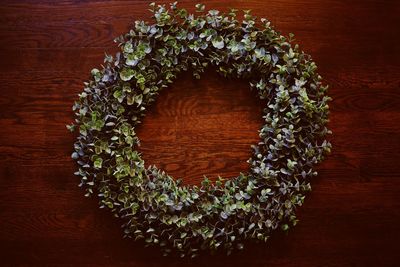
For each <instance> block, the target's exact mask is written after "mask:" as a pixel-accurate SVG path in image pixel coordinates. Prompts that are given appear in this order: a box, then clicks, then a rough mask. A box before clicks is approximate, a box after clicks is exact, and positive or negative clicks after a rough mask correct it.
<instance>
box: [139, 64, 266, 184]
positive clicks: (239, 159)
mask: <svg viewBox="0 0 400 267" xmlns="http://www.w3.org/2000/svg"><path fill="white" fill-rule="evenodd" d="M264 106H265V104H264ZM262 108H263V104H262V101H261V100H260V99H259V97H258V96H257V95H256V93H255V92H253V91H251V90H250V87H249V82H248V81H247V80H246V79H238V78H224V77H222V76H221V75H220V74H218V73H217V72H216V70H215V69H214V68H209V69H207V70H206V72H205V73H203V74H202V75H201V78H200V79H195V78H193V76H192V73H191V71H190V70H189V71H187V72H185V73H182V74H181V75H180V76H179V79H176V81H174V83H173V84H172V85H171V86H170V87H168V88H165V89H164V90H163V91H162V92H161V93H160V95H159V96H158V97H157V100H156V101H155V102H154V103H153V104H152V105H151V107H149V110H148V111H147V113H146V116H145V118H144V119H143V123H142V124H141V125H140V126H139V127H138V129H137V135H138V137H139V138H140V140H141V145H140V147H139V148H138V150H139V151H140V152H141V153H142V158H143V159H144V161H145V165H146V166H149V165H156V166H157V167H158V168H160V169H162V170H164V171H166V172H167V173H168V174H169V175H171V176H172V177H174V178H175V179H182V180H183V183H184V184H191V185H198V184H200V182H201V181H202V180H203V178H204V176H207V177H208V178H209V179H210V180H212V181H215V180H217V178H218V176H221V177H222V178H224V179H231V178H233V177H236V176H237V175H238V174H239V173H240V172H244V173H246V172H248V170H249V167H250V166H249V164H248V163H247V160H248V159H249V158H250V157H251V155H252V150H251V147H250V146H251V145H254V144H257V142H258V141H259V136H258V130H259V129H260V127H261V126H262V124H263V120H262Z"/></svg>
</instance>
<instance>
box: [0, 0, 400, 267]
mask: <svg viewBox="0 0 400 267" xmlns="http://www.w3.org/2000/svg"><path fill="white" fill-rule="evenodd" d="M203 2H204V3H205V4H207V7H209V8H217V9H221V10H226V9H227V7H235V8H244V9H247V8H249V9H252V10H253V11H254V13H255V14H256V15H259V16H263V17H267V18H269V19H270V20H271V21H272V23H273V24H274V25H275V26H276V28H277V29H279V30H280V31H281V32H282V33H284V34H288V33H289V32H293V33H295V35H296V39H297V42H298V43H300V44H301V47H302V49H303V50H304V51H306V52H307V53H310V54H311V55H312V56H313V58H314V60H315V61H316V62H317V64H318V66H319V72H320V74H321V75H322V76H323V77H324V78H325V81H326V83H328V84H330V86H331V89H330V95H331V96H332V97H333V99H334V101H333V102H332V103H331V111H332V113H331V117H330V118H331V122H330V128H331V129H332V130H333V132H334V135H333V136H332V138H331V140H332V143H333V146H334V147H333V153H332V155H331V156H330V157H329V158H328V159H327V160H326V161H325V162H324V163H323V164H321V165H320V166H319V167H318V170H319V173H320V175H319V176H318V178H317V179H315V181H314V183H313V191H312V193H310V194H309V196H308V198H307V199H306V203H305V205H304V206H303V207H302V208H301V209H300V210H299V218H300V220H301V221H300V223H299V225H298V226H297V227H296V228H294V229H293V230H292V231H291V232H290V234H289V235H287V236H286V235H281V234H277V235H276V236H274V238H273V239H272V240H271V242H269V243H268V244H262V245H250V246H248V247H247V249H246V250H245V251H244V252H241V253H235V254H234V255H232V256H231V257H225V256H224V255H215V256H202V257H200V258H198V259H195V260H193V261H189V260H181V259H176V258H164V257H162V256H160V253H158V251H157V249H146V248H143V246H142V244H141V243H135V242H133V241H131V240H123V239H122V238H121V230H120V228H119V222H118V220H117V219H115V218H113V217H112V216H110V214H109V213H108V212H106V211H103V210H99V209H98V208H97V200H96V199H95V198H92V199H86V198H85V197H84V196H83V191H81V190H80V189H79V188H78V187H77V184H78V180H77V178H76V177H75V176H73V175H72V173H73V171H74V169H75V166H74V163H73V162H72V160H71V159H70V154H71V152H72V143H73V141H74V136H73V135H71V134H68V132H67V131H66V129H65V124H67V123H70V122H71V121H72V119H73V114H72V111H71V105H72V103H73V101H74V99H76V95H77V94H78V93H79V92H80V91H81V90H82V83H83V81H85V80H86V79H87V78H88V74H89V71H90V70H91V68H93V67H95V66H98V65H99V64H100V63H101V62H102V59H103V55H104V54H103V53H104V51H108V52H113V51H115V46H114V44H113V42H112V39H113V38H114V37H116V36H118V35H119V34H122V33H124V32H125V31H126V30H127V29H128V25H129V23H132V22H133V21H134V20H135V19H146V18H147V17H148V16H149V13H148V12H147V11H146V9H147V4H148V2H147V1H64V0H63V1H48V0H43V1H34V0H21V1H12V0H5V1H2V3H1V5H0V200H1V201H0V255H1V259H0V265H2V266H9V265H10V266H18V265H23V266H31V265H36V266H49V265H50V266H53V265H65V266H79V265H88V266H128V265H129V266H138V267H140V266H400V263H399V257H400V245H399V240H400V137H399V134H400V123H399V121H400V91H399V90H400V78H399V77H400V64H399V62H400V45H399V42H400V31H399V26H400V19H399V17H400V16H399V14H400V4H399V2H398V1H395V0H394V1H379V0H355V1H345V0H341V1H340V0H326V1H322V0H297V1H295V0H271V1H260V0H259V1H228V2H223V1H203ZM192 5H193V4H192V3H191V1H182V3H181V6H184V7H191V6H192ZM260 107H261V103H260V102H259V101H258V100H256V98H255V97H254V95H253V94H252V93H251V92H250V91H249V89H248V87H247V85H246V83H245V82H244V81H237V80H224V79H221V78H220V77H218V76H217V75H216V74H215V73H214V72H213V71H212V70H210V71H208V72H207V73H206V74H205V75H203V79H201V80H200V81H194V80H193V79H192V78H191V76H190V75H183V76H181V77H180V79H179V80H178V81H177V82H176V83H175V84H174V85H173V86H172V87H171V88H169V89H168V90H166V91H164V92H162V94H161V97H160V99H159V101H158V102H157V103H156V104H155V105H154V106H153V107H152V108H151V109H150V111H149V113H148V116H147V117H146V119H145V120H144V123H143V125H142V126H141V128H140V132H139V137H140V138H141V139H142V148H141V149H142V151H143V154H144V155H143V156H144V158H145V160H146V162H147V163H148V164H156V165H157V166H159V167H161V168H164V169H165V170H167V171H168V172H169V173H170V174H172V175H173V176H174V177H179V178H182V179H183V180H184V182H185V183H188V184H196V183H198V182H199V181H200V179H201V178H202V175H203V174H206V175H208V176H210V177H211V178H213V179H215V178H216V177H217V175H221V176H222V177H225V178H229V177H232V176H234V175H236V174H238V173H239V172H240V171H246V170H247V168H248V166H247V164H246V160H247V158H248V157H249V155H250V149H249V146H250V144H253V143H255V142H257V130H258V128H259V126H260V125H261V117H260V114H261V110H260Z"/></svg>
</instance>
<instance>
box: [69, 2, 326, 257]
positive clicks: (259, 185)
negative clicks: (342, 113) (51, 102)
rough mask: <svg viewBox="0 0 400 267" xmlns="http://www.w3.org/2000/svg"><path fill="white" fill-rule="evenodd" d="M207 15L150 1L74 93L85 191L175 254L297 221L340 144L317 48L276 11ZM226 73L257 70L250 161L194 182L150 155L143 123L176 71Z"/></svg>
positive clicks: (228, 243) (231, 245)
mask: <svg viewBox="0 0 400 267" xmlns="http://www.w3.org/2000/svg"><path fill="white" fill-rule="evenodd" d="M195 7H196V13H197V15H193V14H189V13H188V11H186V10H185V9H181V8H178V7H177V5H176V3H173V4H171V5H170V8H167V7H166V6H165V5H155V4H154V3H152V4H150V10H151V12H152V13H153V16H152V18H153V19H154V20H155V21H154V23H153V24H150V23H148V22H145V21H135V23H134V26H133V27H132V29H131V30H130V31H129V32H128V33H126V34H125V35H123V36H120V37H118V38H116V39H115V41H116V42H118V43H119V47H120V50H121V51H120V52H119V53H117V54H116V55H115V57H113V56H110V55H107V54H106V56H105V59H104V66H102V68H101V70H99V69H93V70H92V71H91V74H92V78H91V79H90V81H88V82H86V83H85V88H84V90H83V92H82V93H80V94H79V95H78V96H79V100H77V101H76V102H75V103H74V105H73V110H74V111H75V115H76V118H75V123H73V124H72V125H68V126H67V128H69V129H70V130H71V131H73V130H74V129H75V128H76V129H77V130H79V135H78V136H77V140H76V142H75V144H74V151H75V152H73V153H72V158H73V159H75V160H76V161H77V164H78V166H79V169H78V171H77V172H76V173H75V174H76V175H78V176H80V177H81V183H80V186H83V187H84V188H85V189H86V191H87V192H86V196H89V195H91V194H93V193H95V194H97V195H98V197H99V199H100V203H101V204H100V205H101V207H102V208H103V207H105V208H108V209H110V210H111V211H112V213H113V214H115V216H117V217H119V218H121V220H122V221H123V229H124V235H125V236H126V237H133V238H135V239H144V241H145V242H146V243H147V244H149V245H150V244H158V245H159V246H160V247H161V248H162V250H163V252H164V254H169V253H170V252H177V253H179V254H180V255H181V256H186V255H188V256H196V255H197V254H198V253H199V251H201V250H211V251H214V250H216V249H218V248H222V249H224V250H226V251H227V253H228V254H229V253H231V252H232V251H233V250H234V249H242V248H243V244H244V241H245V240H246V239H256V240H261V241H267V239H268V238H269V237H270V235H271V233H272V232H273V230H275V229H278V228H280V229H282V230H284V231H287V230H288V229H289V227H291V226H294V225H296V223H297V221H298V220H297V219H296V215H295V210H296V208H297V207H298V206H300V205H302V203H303V201H304V197H305V194H306V193H307V192H308V191H309V190H310V188H311V187H310V184H309V181H310V178H311V177H313V176H315V175H317V172H315V171H314V170H313V166H314V165H315V164H316V163H319V162H320V161H321V160H323V159H324V157H325V155H326V154H328V153H329V152H330V149H331V144H330V143H329V142H328V141H326V140H325V136H326V135H327V134H330V133H331V132H330V131H329V130H328V129H327V127H326V123H327V122H328V113H329V106H328V102H329V101H330V100H331V99H330V97H328V96H326V91H327V89H328V86H324V85H322V83H321V80H322V78H321V76H320V75H318V73H317V72H316V70H317V66H316V64H315V63H314V62H313V61H312V59H311V57H310V56H309V55H307V54H305V53H304V52H302V51H300V50H299V47H298V45H297V44H296V45H292V42H293V35H292V34H290V36H289V37H288V38H287V37H284V36H282V35H280V33H279V32H277V31H275V30H274V28H273V27H272V26H271V25H270V22H269V21H268V20H266V19H261V20H260V21H259V22H256V17H254V16H253V15H251V13H250V11H244V17H243V19H242V20H241V21H240V20H239V19H238V18H237V10H234V9H232V10H230V11H229V12H228V13H220V12H219V11H218V10H209V11H208V12H206V11H205V8H204V5H202V4H197V5H196V6H195ZM210 65H212V66H214V67H215V68H216V71H217V72H218V73H219V74H221V75H222V76H224V77H228V78H229V77H232V76H237V77H240V78H243V79H247V80H249V81H250V88H251V89H252V90H255V91H256V92H257V95H258V96H259V97H260V98H261V99H264V100H265V103H266V106H265V108H264V113H263V119H264V120H265V124H264V125H263V126H262V127H261V129H260V130H259V137H260V141H259V143H258V144H256V145H253V146H252V149H253V150H254V153H253V155H252V157H251V158H250V159H249V161H248V162H249V164H250V170H249V172H248V173H240V175H238V176H237V177H235V178H232V179H229V180H223V179H222V178H219V179H218V180H217V181H215V182H212V181H210V180H209V179H208V178H204V180H203V181H202V182H201V185H199V186H185V185H183V184H182V182H181V180H175V179H173V178H172V177H171V176H169V175H168V174H166V173H165V172H163V171H161V170H159V169H158V168H157V167H155V166H149V167H145V164H144V161H143V159H142V158H141V154H140V153H139V152H138V151H137V147H138V146H139V145H140V141H139V138H138V136H137V135H136V132H135V131H136V127H138V125H139V124H140V123H141V119H142V117H143V116H144V115H145V112H146V108H147V107H148V106H149V105H150V104H151V103H152V102H153V101H154V100H155V99H156V96H157V95H158V94H159V91H160V90H161V89H163V88H166V87H168V84H170V83H172V82H173V81H174V79H176V77H177V75H178V74H179V73H181V72H184V71H191V72H193V75H194V77H196V78H200V75H201V73H203V72H204V70H205V69H206V68H207V67H208V66H210Z"/></svg>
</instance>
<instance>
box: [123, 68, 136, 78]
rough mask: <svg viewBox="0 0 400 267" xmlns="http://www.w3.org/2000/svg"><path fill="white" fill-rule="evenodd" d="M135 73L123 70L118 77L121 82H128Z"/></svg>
mask: <svg viewBox="0 0 400 267" xmlns="http://www.w3.org/2000/svg"><path fill="white" fill-rule="evenodd" d="M134 75H135V72H134V71H133V70H132V69H130V68H123V69H122V71H121V72H120V73H119V77H120V78H121V80H123V81H129V80H130V79H132V78H133V76H134Z"/></svg>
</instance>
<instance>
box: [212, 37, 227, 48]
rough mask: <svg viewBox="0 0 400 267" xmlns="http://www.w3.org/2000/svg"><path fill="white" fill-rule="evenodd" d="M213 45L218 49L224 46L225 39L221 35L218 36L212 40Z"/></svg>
mask: <svg viewBox="0 0 400 267" xmlns="http://www.w3.org/2000/svg"><path fill="white" fill-rule="evenodd" d="M212 45H213V46H214V47H215V48H217V49H222V48H224V46H225V44H224V39H223V38H222V37H221V36H218V37H216V38H214V39H213V40H212Z"/></svg>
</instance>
